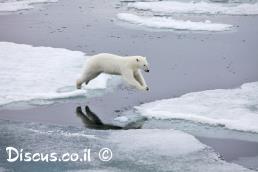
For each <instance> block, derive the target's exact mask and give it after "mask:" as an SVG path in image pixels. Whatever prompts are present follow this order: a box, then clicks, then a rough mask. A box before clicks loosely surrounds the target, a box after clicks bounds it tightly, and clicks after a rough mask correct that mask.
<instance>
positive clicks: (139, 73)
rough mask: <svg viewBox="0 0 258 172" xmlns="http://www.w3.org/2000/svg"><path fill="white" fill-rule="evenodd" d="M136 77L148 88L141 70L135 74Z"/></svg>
mask: <svg viewBox="0 0 258 172" xmlns="http://www.w3.org/2000/svg"><path fill="white" fill-rule="evenodd" d="M134 77H135V79H136V80H137V81H138V82H139V83H140V84H141V85H142V86H143V87H147V85H146V82H145V80H144V78H143V76H142V73H141V71H140V70H137V71H135V72H134Z"/></svg>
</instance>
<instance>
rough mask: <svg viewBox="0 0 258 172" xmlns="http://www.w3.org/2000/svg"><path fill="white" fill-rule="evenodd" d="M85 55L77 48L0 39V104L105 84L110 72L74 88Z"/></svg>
mask: <svg viewBox="0 0 258 172" xmlns="http://www.w3.org/2000/svg"><path fill="white" fill-rule="evenodd" d="M87 58H88V57H87V56H85V54H84V53H83V52H79V51H71V50H67V49H61V48H51V47H33V46H31V45H23V44H16V43H10V42H0V69H1V70H0V105H4V104H8V103H13V102H17V101H32V100H51V99H61V98H69V97H76V96H85V95H87V92H88V90H89V89H104V88H106V84H107V81H108V79H109V78H110V76H108V75H100V76H99V77H97V78H96V79H94V80H92V81H91V82H90V83H89V85H87V86H86V87H85V88H84V89H82V90H76V88H75V81H76V79H77V77H78V75H79V74H80V73H81V69H82V66H83V64H84V63H85V60H86V59H87ZM66 87H68V88H69V90H66V91H65V92H64V91H62V92H61V91H60V90H62V88H66Z"/></svg>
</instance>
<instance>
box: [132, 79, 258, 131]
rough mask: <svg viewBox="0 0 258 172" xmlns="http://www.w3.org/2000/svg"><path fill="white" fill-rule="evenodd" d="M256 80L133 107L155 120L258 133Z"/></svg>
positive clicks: (257, 87)
mask: <svg viewBox="0 0 258 172" xmlns="http://www.w3.org/2000/svg"><path fill="white" fill-rule="evenodd" d="M257 93H258V82H253V83H246V84H243V85H242V86H241V87H240V88H235V89H217V90H207V91H201V92H193V93H188V94H185V95H183V96H181V97H178V98H171V99H166V100H159V101H154V102H150V103H146V104H143V105H140V106H138V107H135V108H136V109H137V110H138V111H139V112H140V113H141V114H142V115H144V116H146V117H149V118H157V119H183V120H190V121H194V122H200V123H207V124H210V125H219V126H224V127H226V128H228V129H235V130H241V131H250V132H258V125H257V123H258V94H257Z"/></svg>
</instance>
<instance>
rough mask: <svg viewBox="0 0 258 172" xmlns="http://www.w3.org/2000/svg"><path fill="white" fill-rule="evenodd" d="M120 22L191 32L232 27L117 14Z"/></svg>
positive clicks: (168, 18) (223, 29)
mask: <svg viewBox="0 0 258 172" xmlns="http://www.w3.org/2000/svg"><path fill="white" fill-rule="evenodd" d="M117 17H118V18H119V19H120V20H123V21H126V22H129V23H132V24H137V25H141V26H145V27H151V28H158V29H174V30H192V31H227V30H230V29H231V28H232V25H229V24H222V23H211V22H210V21H209V20H206V21H204V22H193V21H189V20H175V19H173V18H170V17H141V16H137V15H134V14H128V13H119V14H117Z"/></svg>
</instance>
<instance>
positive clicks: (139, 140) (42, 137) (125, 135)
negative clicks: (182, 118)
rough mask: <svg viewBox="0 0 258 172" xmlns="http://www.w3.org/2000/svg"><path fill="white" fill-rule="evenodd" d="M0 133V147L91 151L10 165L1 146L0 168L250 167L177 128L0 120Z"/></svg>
mask: <svg viewBox="0 0 258 172" xmlns="http://www.w3.org/2000/svg"><path fill="white" fill-rule="evenodd" d="M48 133H50V134H48ZM64 133H65V134H64ZM75 134H76V136H74V135H75ZM89 136H91V137H89ZM92 136H93V137H92ZM0 138H1V139H0V145H2V146H3V147H6V146H14V147H16V148H18V149H21V148H22V149H23V152H32V153H35V152H40V153H51V152H55V153H57V154H61V153H66V152H69V153H79V154H80V155H81V153H82V152H83V150H84V149H85V148H90V149H91V152H92V153H91V158H92V161H91V162H90V163H80V162H60V163H47V165H46V163H40V162H39V163H33V162H26V163H23V162H22V163H19V162H17V163H13V164H12V165H10V163H9V162H7V161H5V160H4V159H6V152H5V150H4V149H2V150H0V152H1V154H0V160H3V161H0V167H2V168H4V169H7V170H10V171H17V170H19V169H23V171H30V170H31V169H34V168H39V167H40V169H41V171H53V170H55V171H67V170H85V169H87V170H96V169H97V170H99V171H102V170H105V171H112V172H118V171H125V172H129V171H149V172H152V171H153V172H154V171H189V172H197V171H198V172H206V171H209V172H213V171H214V172H215V171H216V172H217V171H224V172H231V171H238V172H245V171H246V172H248V171H251V170H248V169H246V168H244V167H242V166H239V165H236V164H233V163H227V162H225V161H223V160H221V159H220V158H219V156H218V155H217V154H216V153H215V152H214V151H213V150H212V149H211V148H209V147H208V146H206V145H204V144H202V143H200V142H199V141H198V140H197V139H196V138H195V137H194V136H191V135H189V134H187V133H184V132H181V131H177V130H162V129H142V130H120V131H117V130H113V131H112V130H105V131H103V130H102V131H101V130H90V129H85V128H76V127H72V126H70V127H68V126H56V125H45V124H38V123H25V122H12V121H7V120H0ZM24 138H26V139H24ZM13 143H15V145H14V144H13ZM103 147H107V148H110V149H111V150H112V153H113V158H112V160H111V161H109V162H108V163H103V162H101V161H100V160H99V159H98V151H99V150H100V149H101V148H103Z"/></svg>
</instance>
